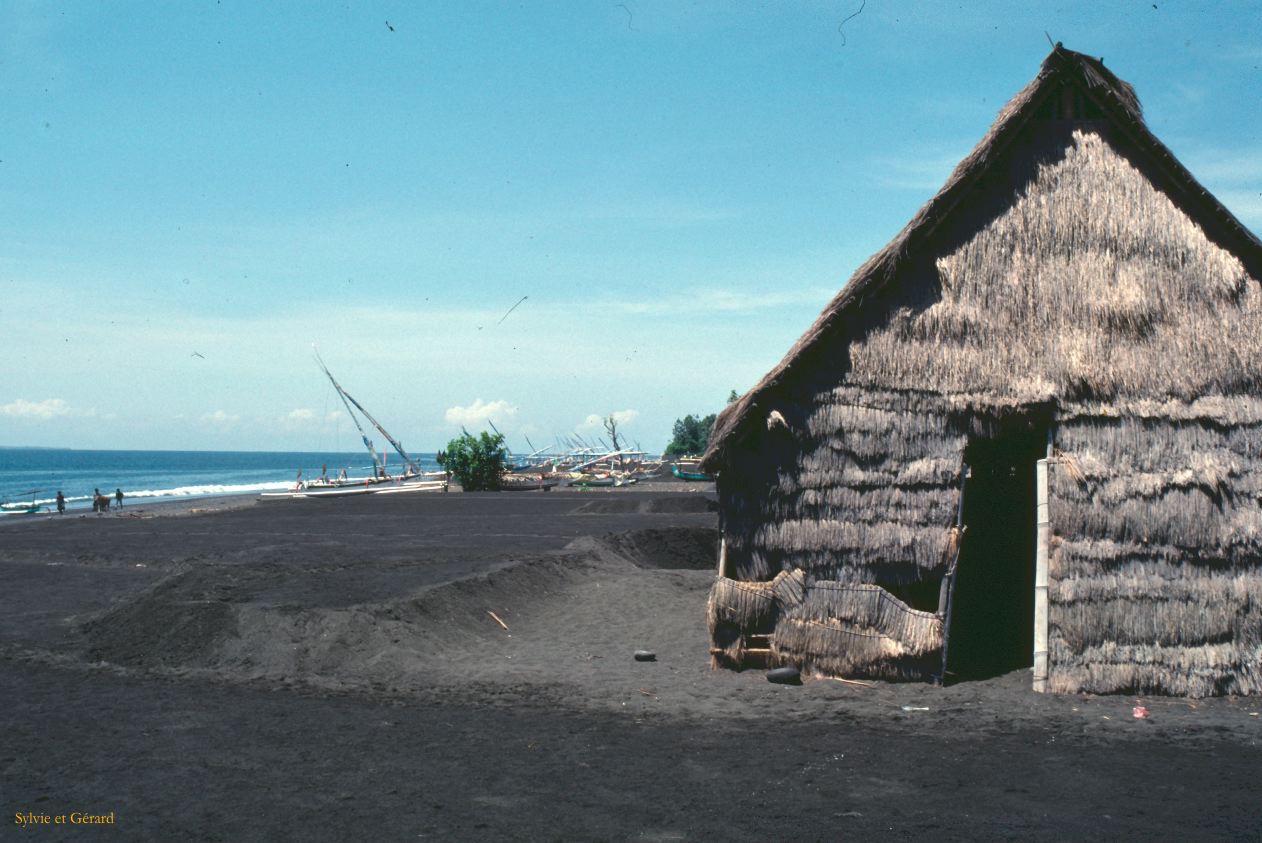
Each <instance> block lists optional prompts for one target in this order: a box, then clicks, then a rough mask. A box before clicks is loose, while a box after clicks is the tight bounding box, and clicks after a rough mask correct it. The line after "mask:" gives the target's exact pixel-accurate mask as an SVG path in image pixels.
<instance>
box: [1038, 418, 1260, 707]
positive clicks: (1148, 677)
mask: <svg viewBox="0 0 1262 843" xmlns="http://www.w3.org/2000/svg"><path fill="white" fill-rule="evenodd" d="M1219 406H1230V402H1224V403H1223V404H1221V405H1219ZM1259 429H1260V428H1259V427H1258V426H1257V425H1256V424H1254V423H1253V422H1247V423H1244V424H1232V423H1230V422H1228V421H1220V422H1217V423H1216V422H1213V421H1210V420H1207V419H1204V418H1199V417H1198V418H1192V419H1184V420H1182V421H1178V420H1172V419H1164V420H1163V419H1155V418H1145V419H1133V418H1127V419H1118V418H1112V417H1110V416H1109V415H1108V414H1105V415H1103V416H1096V417H1088V416H1079V417H1077V418H1076V419H1072V420H1066V421H1064V422H1063V423H1062V424H1061V426H1060V427H1059V429H1058V431H1057V437H1056V438H1057V447H1058V450H1059V451H1060V453H1061V457H1060V458H1059V459H1058V461H1057V463H1056V470H1055V471H1054V472H1053V473H1052V484H1051V487H1052V488H1051V518H1052V524H1053V527H1054V529H1055V531H1056V533H1057V536H1056V538H1055V539H1054V540H1053V546H1052V555H1051V559H1050V568H1049V571H1050V574H1051V588H1050V592H1049V598H1050V606H1049V626H1050V632H1051V641H1052V646H1051V648H1050V660H1051V664H1052V669H1051V676H1050V679H1051V685H1052V687H1053V688H1054V689H1057V690H1085V691H1096V692H1117V691H1136V692H1143V693H1151V692H1160V693H1171V694H1188V695H1192V696H1201V695H1205V694H1212V693H1245V692H1249V693H1255V692H1257V691H1258V690H1260V689H1262V688H1260V686H1259V684H1258V683H1259V680H1260V679H1262V664H1259V663H1258V662H1257V653H1258V651H1259V648H1260V647H1262V502H1260V501H1259V499H1258V496H1257V494H1256V493H1254V492H1253V489H1254V487H1255V485H1256V482H1257V480H1256V477H1257V471H1256V470H1255V469H1254V466H1255V465H1256V464H1257V463H1256V457H1257V455H1258V452H1259V435H1258V433H1259ZM1250 689H1252V690H1250Z"/></svg>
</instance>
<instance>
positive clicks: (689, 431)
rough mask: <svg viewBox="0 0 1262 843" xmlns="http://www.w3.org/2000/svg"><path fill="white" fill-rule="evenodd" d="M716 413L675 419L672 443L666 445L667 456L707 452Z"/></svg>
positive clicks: (690, 415)
mask: <svg viewBox="0 0 1262 843" xmlns="http://www.w3.org/2000/svg"><path fill="white" fill-rule="evenodd" d="M715 418H716V416H715V414H714V413H711V414H710V415H708V416H705V417H699V416H694V415H692V414H689V415H686V416H684V417H683V418H682V419H676V420H675V426H674V427H673V428H672V429H671V440H670V444H669V445H667V446H666V450H665V452H664V453H665V455H666V456H680V455H684V454H702V453H705V449H706V445H708V444H709V442H710V430H711V429H712V428H713V427H714V419H715Z"/></svg>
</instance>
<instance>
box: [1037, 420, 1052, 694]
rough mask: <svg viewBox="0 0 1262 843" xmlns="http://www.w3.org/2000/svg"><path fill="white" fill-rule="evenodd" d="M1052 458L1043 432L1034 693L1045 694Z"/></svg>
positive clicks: (1049, 442) (1049, 432) (1049, 434)
mask: <svg viewBox="0 0 1262 843" xmlns="http://www.w3.org/2000/svg"><path fill="white" fill-rule="evenodd" d="M1051 457H1052V430H1051V428H1050V427H1049V428H1048V430H1047V456H1046V457H1045V458H1044V459H1041V460H1039V461H1038V463H1036V464H1035V468H1034V482H1035V494H1036V495H1037V496H1038V499H1037V506H1036V507H1035V510H1034V512H1035V515H1034V519H1035V522H1034V523H1035V530H1036V538H1035V546H1034V690H1035V691H1037V692H1038V693H1040V694H1042V693H1046V692H1047V556H1048V545H1049V541H1050V538H1051V519H1050V517H1049V513H1048V505H1047V488H1048V484H1047V466H1048V464H1049V462H1050V460H1051Z"/></svg>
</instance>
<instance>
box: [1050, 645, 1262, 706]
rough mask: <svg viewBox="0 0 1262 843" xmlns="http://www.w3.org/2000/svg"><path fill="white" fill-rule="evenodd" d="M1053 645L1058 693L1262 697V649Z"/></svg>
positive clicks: (1052, 677) (1052, 679)
mask: <svg viewBox="0 0 1262 843" xmlns="http://www.w3.org/2000/svg"><path fill="white" fill-rule="evenodd" d="M1050 645H1051V646H1050V653H1049V655H1050V658H1051V660H1052V661H1053V663H1054V664H1055V669H1054V670H1053V671H1052V672H1051V675H1050V676H1049V678H1048V683H1049V686H1050V689H1051V690H1052V691H1055V692H1058V693H1076V692H1083V691H1085V692H1088V693H1095V694H1118V693H1135V694H1147V693H1160V694H1175V695H1178V696H1188V697H1208V696H1216V695H1225V694H1241V695H1244V694H1259V693H1262V646H1253V647H1248V648H1245V647H1238V646H1235V645H1232V644H1206V645H1203V646H1200V647H1162V646H1159V645H1152V644H1139V645H1118V644H1112V643H1109V644H1104V645H1101V646H1099V647H1091V648H1089V649H1087V650H1086V651H1085V652H1078V651H1075V650H1073V649H1072V648H1069V647H1067V646H1066V645H1065V643H1064V642H1063V641H1062V640H1061V639H1060V638H1059V637H1058V636H1056V635H1055V634H1053V635H1052V637H1051V641H1050Z"/></svg>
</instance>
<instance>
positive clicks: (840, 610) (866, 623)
mask: <svg viewBox="0 0 1262 843" xmlns="http://www.w3.org/2000/svg"><path fill="white" fill-rule="evenodd" d="M784 617H786V618H792V619H794V620H804V621H805V620H809V621H818V622H821V623H825V622H831V621H837V622H839V623H842V624H845V625H846V626H848V627H850V628H854V629H862V630H867V631H870V632H874V633H877V634H879V635H883V636H885V637H887V638H891V639H893V640H895V641H897V642H898V643H899V645H900V646H902V647H903V648H904V649H905V650H906V652H908V653H912V654H915V655H924V654H925V653H927V652H929V651H931V650H940V649H941V647H942V619H941V618H939V617H938V616H937V615H935V614H934V613H932V612H922V611H919V610H917V609H913V608H911V607H910V606H908V605H907V604H906V603H904V602H903V601H902V600H899V599H898V598H897V597H895V596H894V595H892V594H890V593H889V592H888V591H886V590H885V589H883V588H881V587H880V586H877V585H848V584H845V583H839V582H829V581H817V582H814V583H812V584H811V586H810V589H809V590H808V591H807V593H806V597H805V599H804V600H803V601H802V603H801V604H800V605H798V606H796V607H793V608H792V609H789V610H788V611H786V612H785V614H784Z"/></svg>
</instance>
